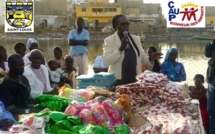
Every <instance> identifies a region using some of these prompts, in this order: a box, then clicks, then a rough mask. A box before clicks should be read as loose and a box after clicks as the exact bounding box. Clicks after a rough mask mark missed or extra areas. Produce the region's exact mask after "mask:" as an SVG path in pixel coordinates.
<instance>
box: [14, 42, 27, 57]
mask: <svg viewBox="0 0 215 134" xmlns="http://www.w3.org/2000/svg"><path fill="white" fill-rule="evenodd" d="M14 50H15V52H16V53H17V54H19V55H21V56H22V57H24V56H25V52H26V50H27V47H26V45H25V44H24V43H22V42H16V43H15V44H14Z"/></svg>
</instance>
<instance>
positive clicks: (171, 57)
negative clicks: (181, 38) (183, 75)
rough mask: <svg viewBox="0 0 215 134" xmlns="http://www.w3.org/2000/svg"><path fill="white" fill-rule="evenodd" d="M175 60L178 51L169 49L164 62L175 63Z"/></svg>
mask: <svg viewBox="0 0 215 134" xmlns="http://www.w3.org/2000/svg"><path fill="white" fill-rule="evenodd" d="M177 58H178V49H177V48H170V49H169V50H168V51H167V53H166V57H165V60H164V61H171V62H175V61H176V59H177Z"/></svg>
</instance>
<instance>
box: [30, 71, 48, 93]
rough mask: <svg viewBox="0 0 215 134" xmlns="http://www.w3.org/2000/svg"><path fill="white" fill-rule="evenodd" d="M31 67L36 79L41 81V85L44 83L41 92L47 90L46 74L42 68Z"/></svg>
mask: <svg viewBox="0 0 215 134" xmlns="http://www.w3.org/2000/svg"><path fill="white" fill-rule="evenodd" d="M31 69H32V71H33V72H34V74H35V75H36V77H37V79H38V80H39V81H41V82H42V83H43V85H44V89H43V92H47V91H48V90H47V87H46V75H45V72H44V70H43V68H41V67H40V68H39V69H34V68H31Z"/></svg>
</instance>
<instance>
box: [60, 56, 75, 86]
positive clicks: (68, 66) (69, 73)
mask: <svg viewBox="0 0 215 134" xmlns="http://www.w3.org/2000/svg"><path fill="white" fill-rule="evenodd" d="M64 59H65V66H64V68H63V69H64V72H65V74H66V77H67V78H68V79H69V80H70V81H71V84H70V86H72V77H73V71H75V72H77V70H76V69H75V68H74V67H73V63H74V59H73V58H72V57H71V56H69V55H66V56H65V58H64Z"/></svg>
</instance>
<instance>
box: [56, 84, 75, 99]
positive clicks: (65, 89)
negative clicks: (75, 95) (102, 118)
mask: <svg viewBox="0 0 215 134" xmlns="http://www.w3.org/2000/svg"><path fill="white" fill-rule="evenodd" d="M58 92H59V96H61V97H66V98H69V95H70V94H71V93H72V92H73V90H72V89H71V87H70V86H69V85H68V84H65V85H64V86H62V87H61V88H60V89H59V91H58Z"/></svg>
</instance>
